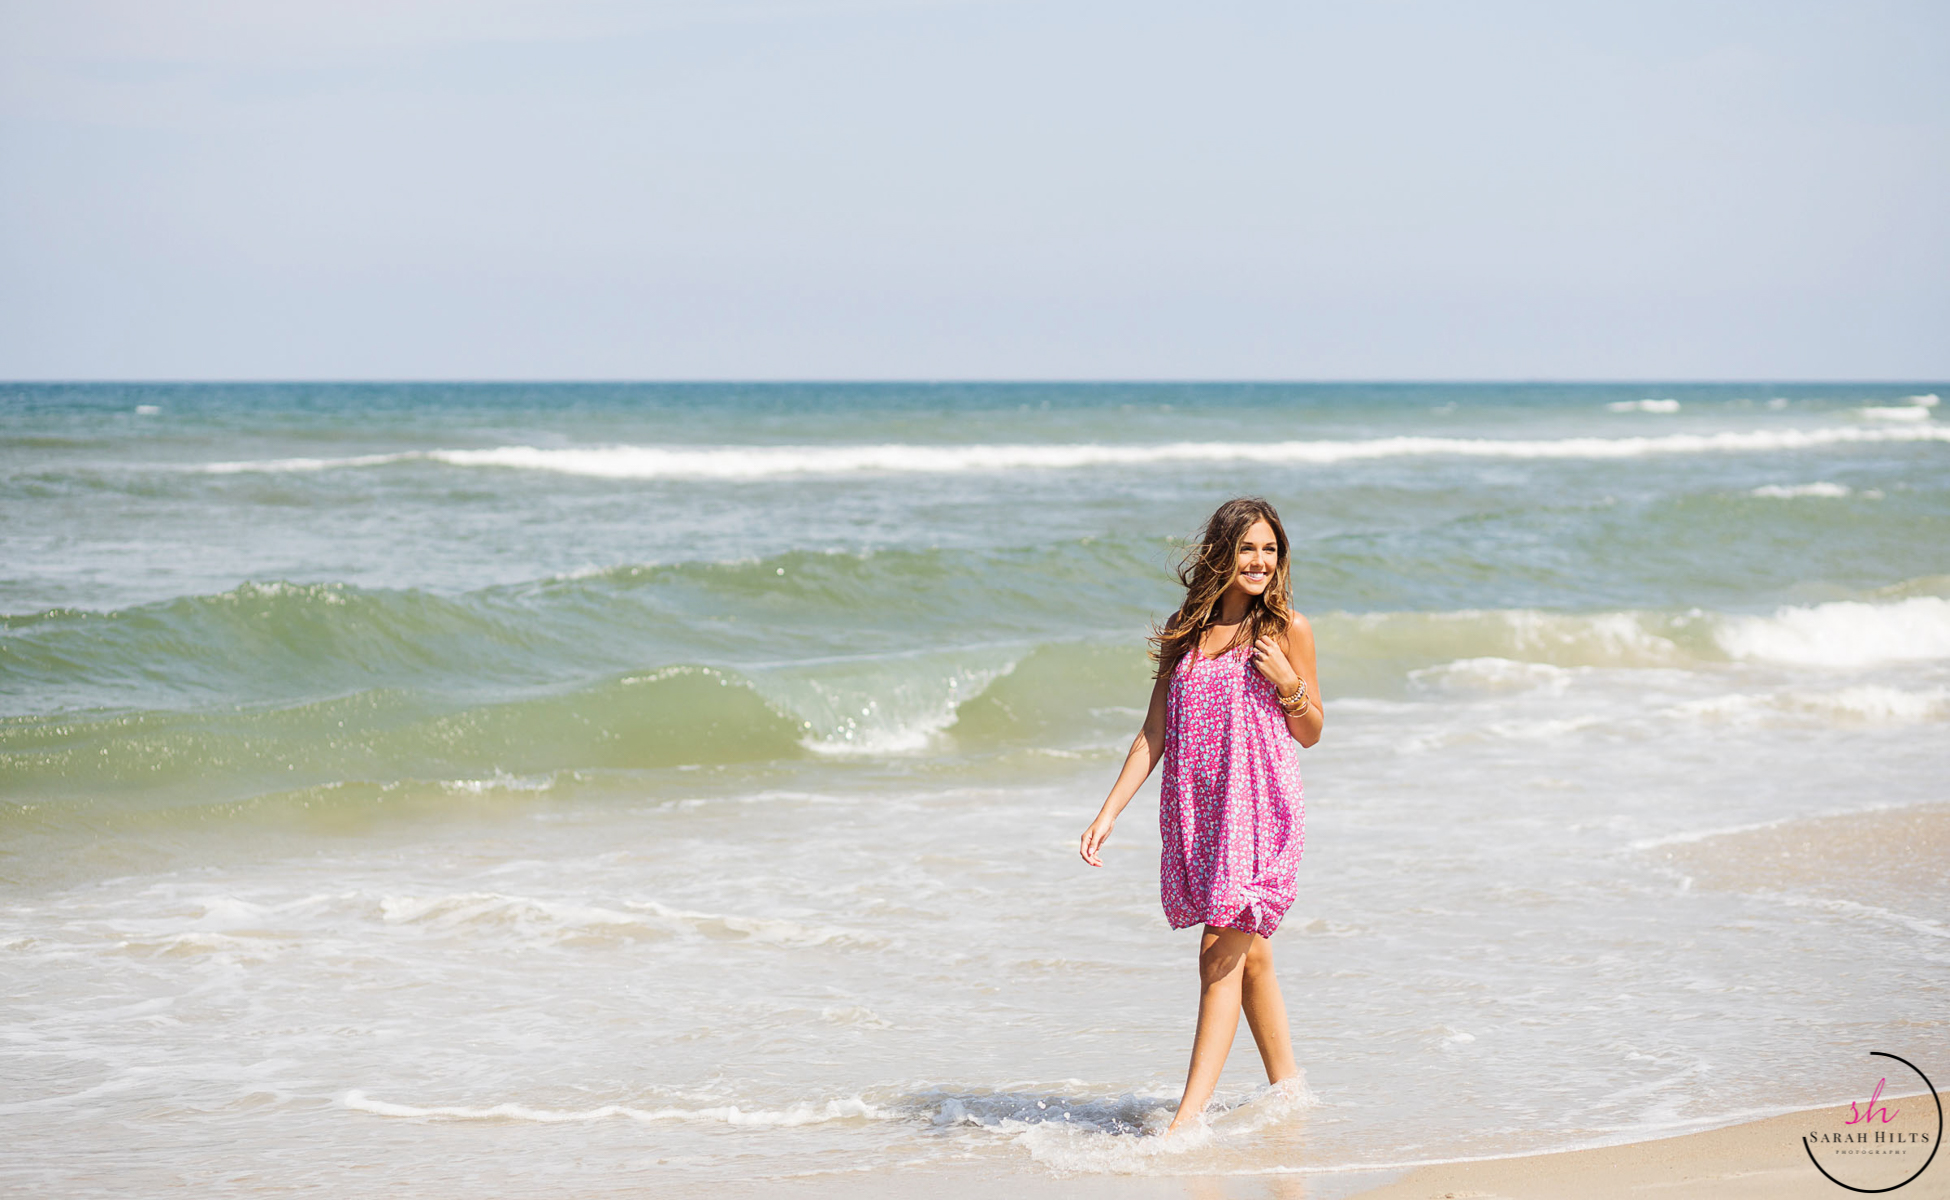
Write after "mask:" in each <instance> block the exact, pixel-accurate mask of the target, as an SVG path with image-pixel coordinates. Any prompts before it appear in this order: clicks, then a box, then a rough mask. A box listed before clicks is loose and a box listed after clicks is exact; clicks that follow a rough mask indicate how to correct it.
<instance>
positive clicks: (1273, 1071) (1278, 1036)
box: [1241, 934, 1300, 1083]
mask: <svg viewBox="0 0 1950 1200" xmlns="http://www.w3.org/2000/svg"><path fill="white" fill-rule="evenodd" d="M1243 974H1244V982H1243V985H1242V987H1241V992H1242V994H1243V995H1242V1000H1241V1004H1242V1006H1243V1007H1244V1008H1245V1010H1246V1025H1247V1027H1248V1028H1249V1029H1251V1030H1252V1031H1253V1042H1254V1044H1255V1045H1257V1046H1258V1047H1259V1060H1260V1061H1261V1062H1263V1063H1265V1064H1266V1082H1268V1083H1278V1082H1280V1081H1281V1080H1282V1079H1291V1078H1293V1077H1294V1076H1295V1075H1298V1074H1299V1073H1300V1064H1298V1063H1296V1062H1294V1061H1293V1037H1292V1035H1291V1034H1289V1033H1288V1032H1287V1027H1286V998H1285V997H1283V996H1281V995H1280V981H1279V980H1278V979H1276V978H1275V977H1274V975H1273V943H1271V942H1269V941H1267V940H1266V939H1265V938H1263V937H1260V936H1259V935H1258V934H1254V935H1253V943H1252V946H1251V947H1250V948H1249V949H1247V951H1246V969H1245V971H1244V972H1243Z"/></svg>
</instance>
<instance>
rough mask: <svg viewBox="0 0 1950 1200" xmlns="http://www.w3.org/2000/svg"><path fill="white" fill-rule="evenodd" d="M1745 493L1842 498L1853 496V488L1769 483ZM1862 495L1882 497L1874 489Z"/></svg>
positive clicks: (1770, 496) (1766, 496)
mask: <svg viewBox="0 0 1950 1200" xmlns="http://www.w3.org/2000/svg"><path fill="white" fill-rule="evenodd" d="M1747 494H1748V495H1749V496H1757V497H1759V498H1761V499H1763V500H1798V499H1803V498H1817V499H1822V500H1842V499H1846V498H1847V497H1849V496H1853V495H1854V494H1855V489H1854V488H1851V487H1849V486H1848V485H1847V484H1844V483H1827V482H1820V483H1796V484H1778V483H1769V484H1764V485H1762V486H1761V487H1757V488H1755V489H1754V490H1753V491H1751V492H1748V493H1747ZM1862 495H1863V496H1864V497H1866V498H1868V499H1870V500H1880V499H1882V493H1881V492H1879V491H1876V490H1874V489H1870V490H1869V491H1866V492H1863V493H1862Z"/></svg>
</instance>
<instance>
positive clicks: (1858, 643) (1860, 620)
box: [1714, 596, 1950, 667]
mask: <svg viewBox="0 0 1950 1200" xmlns="http://www.w3.org/2000/svg"><path fill="white" fill-rule="evenodd" d="M1714 639H1715V640H1716V641H1717V642H1718V643H1719V645H1720V647H1721V648H1722V649H1723V650H1725V652H1726V654H1727V656H1728V657H1729V658H1734V659H1742V660H1751V661H1758V662H1771V663H1783V664H1787V665H1792V666H1818V667H1854V666H1868V665H1873V664H1875V663H1885V662H1917V661H1926V660H1932V659H1942V658H1950V600H1945V599H1943V598H1942V597H1940V596H1911V597H1910V598H1908V599H1906V600H1900V601H1897V602H1896V603H1894V604H1865V603H1862V602H1860V601H1854V600H1838V601H1835V602H1832V603H1829V604H1817V605H1814V606H1812V607H1806V608H1802V607H1793V606H1788V607H1783V608H1780V609H1777V610H1775V612H1774V614H1773V615H1772V616H1767V617H1749V616H1731V617H1723V618H1721V619H1720V621H1719V625H1718V628H1717V629H1716V630H1715V632H1714Z"/></svg>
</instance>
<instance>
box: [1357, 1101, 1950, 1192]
mask: <svg viewBox="0 0 1950 1200" xmlns="http://www.w3.org/2000/svg"><path fill="white" fill-rule="evenodd" d="M1921 1103H1922V1104H1923V1105H1925V1106H1927V1105H1928V1104H1929V1099H1928V1097H1927V1095H1925V1096H1924V1097H1923V1098H1922V1100H1921ZM1847 1119H1848V1106H1847V1105H1843V1106H1841V1107H1839V1108H1818V1109H1809V1110H1807V1111H1805V1112H1795V1113H1788V1114H1786V1115H1784V1116H1778V1117H1769V1118H1766V1119H1764V1120H1759V1121H1749V1122H1746V1123H1744V1124H1740V1125H1732V1126H1728V1127H1727V1128H1725V1129H1715V1130H1711V1131H1709V1132H1706V1133H1693V1134H1686V1135H1684V1136H1682V1137H1673V1138H1661V1139H1659V1140H1657V1141H1651V1142H1633V1143H1630V1144H1627V1145H1622V1146H1605V1147H1601V1148H1598V1149H1593V1150H1572V1151H1567V1152H1565V1153H1561V1154H1537V1155H1527V1156H1524V1157H1521V1158H1504V1159H1496V1160H1492V1161H1488V1162H1470V1163H1448V1164H1443V1165H1440V1166H1429V1167H1420V1168H1417V1169H1416V1170H1413V1171H1410V1172H1409V1173H1407V1174H1406V1175H1403V1176H1401V1177H1400V1178H1398V1179H1396V1180H1394V1181H1393V1182H1390V1183H1386V1184H1383V1185H1382V1186H1380V1187H1376V1188H1371V1189H1369V1190H1367V1191H1361V1192H1357V1193H1354V1194H1355V1195H1356V1196H1359V1197H1360V1200H1434V1198H1436V1197H1442V1198H1445V1200H1446V1198H1450V1197H1454V1198H1456V1200H1460V1198H1462V1197H1471V1198H1478V1200H1488V1198H1491V1197H1498V1198H1507V1200H1609V1198H1611V1197H1646V1198H1648V1200H1650V1198H1653V1197H1656V1198H1657V1200H1801V1198H1803V1197H1806V1198H1808V1200H1815V1198H1817V1197H1819V1198H1822V1200H1833V1198H1834V1197H1839V1196H1849V1195H1854V1194H1855V1193H1853V1192H1849V1191H1847V1190H1845V1189H1844V1188H1842V1187H1839V1186H1837V1185H1836V1184H1834V1183H1831V1182H1829V1181H1828V1180H1827V1179H1825V1178H1823V1177H1822V1175H1821V1173H1820V1172H1818V1171H1817V1170H1815V1168H1814V1166H1813V1165H1812V1164H1811V1163H1810V1162H1809V1161H1808V1155H1807V1152H1806V1151H1805V1150H1804V1149H1803V1148H1802V1144H1801V1138H1802V1136H1803V1135H1804V1134H1805V1133H1807V1132H1808V1131H1809V1130H1810V1129H1825V1128H1833V1127H1840V1126H1841V1125H1842V1123H1843V1122H1844V1121H1846V1120H1847ZM1932 1126H1934V1122H1933V1121H1932ZM1911 1169H1914V1168H1913V1167H1912V1168H1911ZM1900 1178H1901V1176H1900V1175H1897V1176H1894V1177H1893V1178H1890V1179H1888V1180H1886V1181H1882V1180H1877V1181H1875V1182H1876V1183H1877V1184H1879V1185H1882V1186H1886V1184H1887V1183H1894V1182H1895V1181H1896V1180H1897V1179H1900ZM1884 1194H1885V1195H1889V1196H1893V1197H1900V1198H1901V1200H1924V1198H1925V1197H1929V1198H1931V1200H1939V1198H1942V1197H1950V1155H1944V1154H1939V1155H1938V1156H1937V1158H1936V1160H1935V1161H1933V1162H1931V1163H1930V1165H1929V1166H1928V1167H1927V1168H1926V1169H1925V1170H1924V1172H1923V1174H1922V1175H1921V1176H1920V1177H1918V1178H1917V1179H1916V1180H1915V1181H1914V1182H1912V1183H1910V1184H1908V1185H1906V1186H1903V1187H1900V1188H1898V1189H1896V1190H1895V1191H1893V1192H1886V1193H1884Z"/></svg>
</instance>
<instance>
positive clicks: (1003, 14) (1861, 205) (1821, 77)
mask: <svg viewBox="0 0 1950 1200" xmlns="http://www.w3.org/2000/svg"><path fill="white" fill-rule="evenodd" d="M1947 62H1950V5H1946V4H1943V3H1941V2H1934V3H1907V4H1905V3H1891V4H1884V3H1875V2H1873V0H1848V2H1846V3H1839V2H1838V3H1832V4H1800V3H1789V2H1784V0H1767V2H1762V3H1752V4H1734V3H1712V2H1710V0H1688V2H1686V3H1662V2H1658V0H1630V2H1619V3H1612V4H1574V3H1567V2H1565V0H1549V2H1543V3H1534V4H1521V3H1461V2H1452V3H1442V4H1433V3H1431V4H1416V3H1386V2H1368V3H1355V2H1352V0H1345V2H1342V3H1335V4H1326V3H1307V2H1299V0H1291V2H1286V3H1261V2H1257V0H1239V2H1227V0H1206V2H1196V0H1195V2H1187V0H1173V2H1171V3H1152V2H1150V0H1117V2H1116V3H1084V2H1069V0H1041V2H1038V3H1000V2H997V3H985V2H976V0H971V2H967V3H946V2H943V3H926V2H923V0H912V2H902V0H885V2H881V3H873V2H867V0H862V2H859V3H827V2H824V0H801V2H797V3H792V2H779V3H757V2H745V0H719V2H715V3H712V2H706V0H698V2H695V3H677V2H670V3H663V2H658V0H643V2H641V3H574V2H564V0H550V2H547V3H541V2H536V3H526V2H519V0H465V2H462V0H454V2H444V0H443V2H417V3H416V2H412V0H371V2H368V0H332V2H330V3H306V2H290V3H277V4H266V3H262V2H259V0H251V2H236V3H169V2H163V0H131V2H126V3H92V2H86V0H44V2H36V3H20V2H16V0H0V377H9V378H16V379H26V378H90V379H105V378H278V379H295V378H393V379H399V378H471V379H478V378H558V379H586V378H633V379H703V378H742V379H758V378H860V379H869V378H925V379H939V378H968V377H976V378H1077V377H1085V378H1121V379H1131V378H1205V379H1228V378H1260V379H1271V378H1281V379H1352V378H1394V379H1409V378H1538V377H1548V378H1634V379H1640V378H1668V379H1670V378H1752V379H1784V378H1899V379H1944V378H1946V377H1950V70H1947V69H1946V65H1945V64H1946V63H1947Z"/></svg>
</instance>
